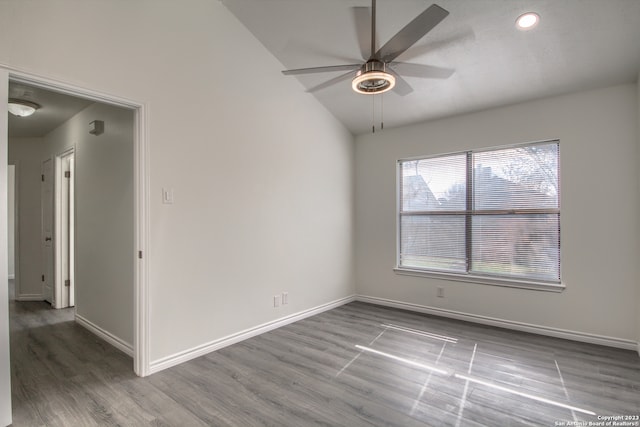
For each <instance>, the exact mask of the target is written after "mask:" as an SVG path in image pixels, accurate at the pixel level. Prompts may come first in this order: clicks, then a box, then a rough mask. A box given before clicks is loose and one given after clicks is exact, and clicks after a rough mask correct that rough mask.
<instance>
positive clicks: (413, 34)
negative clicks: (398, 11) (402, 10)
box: [375, 4, 449, 62]
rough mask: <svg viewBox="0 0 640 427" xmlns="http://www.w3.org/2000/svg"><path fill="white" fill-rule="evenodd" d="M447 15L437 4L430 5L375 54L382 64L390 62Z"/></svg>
mask: <svg viewBox="0 0 640 427" xmlns="http://www.w3.org/2000/svg"><path fill="white" fill-rule="evenodd" d="M447 15H449V12H448V11H446V10H445V9H443V8H441V7H440V6H438V5H437V4H432V5H431V6H429V7H428V8H427V9H426V10H425V11H424V12H422V13H421V14H420V15H418V16H416V17H415V18H414V19H413V21H411V22H409V23H408V24H407V25H406V26H405V27H404V28H403V29H401V30H400V31H398V33H396V35H395V36H393V37H392V38H391V40H389V41H388V42H387V43H385V44H384V46H382V47H381V48H380V49H379V50H378V51H377V52H376V54H375V58H376V59H379V60H380V61H382V62H391V61H393V60H394V59H396V58H397V57H398V56H400V55H401V54H402V53H403V52H404V51H405V50H407V49H409V48H410V47H411V46H413V44H414V43H415V42H417V41H418V40H420V39H421V38H422V37H424V36H425V35H426V34H427V33H428V32H429V31H431V30H432V29H433V28H434V27H435V26H436V25H438V24H439V23H440V22H441V21H442V20H443V19H444V18H446V17H447Z"/></svg>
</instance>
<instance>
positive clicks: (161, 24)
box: [0, 0, 355, 362]
mask: <svg viewBox="0 0 640 427" xmlns="http://www.w3.org/2000/svg"><path fill="white" fill-rule="evenodd" d="M35 5H36V3H34V2H32V1H24V2H1V3H0V64H6V65H8V66H11V67H15V68H18V69H20V70H23V71H25V72H30V73H34V74H40V75H44V76H46V77H48V78H53V79H58V80H61V81H64V82H66V83H68V84H72V85H77V86H81V87H88V88H91V89H94V90H99V91H103V92H106V93H109V94H111V95H114V96H120V97H124V98H129V99H133V100H136V101H139V102H144V103H145V104H146V106H147V108H148V126H149V127H148V135H149V143H150V158H149V163H150V171H151V176H150V178H151V188H150V196H151V200H150V221H151V223H150V248H149V253H148V254H147V262H148V263H149V280H150V297H151V301H150V306H151V318H150V323H151V324H150V358H151V361H152V362H153V361H154V360H158V359H161V358H164V357H167V356H170V355H172V354H175V353H177V352H181V351H185V350H189V349H192V348H194V347H196V346H199V345H201V344H204V343H208V342H211V341H213V340H216V339H219V338H221V337H224V336H227V335H228V334H232V333H235V332H238V331H241V330H244V329H246V328H250V327H253V326H256V325H260V324H262V323H264V322H269V321H272V320H275V319H278V318H281V317H283V316H286V315H289V314H293V313H296V312H299V311H302V310H306V309H309V308H312V307H316V306H318V305H320V304H323V303H327V302H330V301H334V300H336V299H340V298H343V297H345V296H348V295H351V294H353V293H354V289H355V288H354V285H353V259H352V256H353V244H352V243H353V236H352V234H353V173H352V165H353V138H352V136H351V135H350V134H349V132H348V131H347V130H346V129H345V128H344V127H343V126H342V125H340V124H339V123H338V122H337V121H336V120H335V118H334V117H333V116H331V115H330V114H329V113H328V112H327V111H326V110H325V109H324V107H322V106H321V105H320V104H319V103H318V102H317V101H316V100H315V99H314V98H313V97H312V96H311V95H309V94H306V93H305V92H304V88H303V87H302V86H301V85H300V84H299V83H298V82H297V81H296V80H295V79H291V78H290V77H285V76H282V75H281V73H280V70H281V68H282V65H281V64H279V63H278V62H277V61H276V60H275V59H274V58H273V57H272V56H270V55H269V54H268V53H267V52H266V50H265V49H264V48H263V47H262V45H261V44H260V43H259V42H258V41H257V40H255V38H254V37H253V36H252V35H251V34H250V33H249V32H248V31H247V30H246V29H245V28H244V27H243V26H241V24H240V23H238V22H237V20H236V19H235V18H234V17H233V16H232V15H231V14H230V13H229V12H228V11H227V10H226V9H225V8H224V7H223V6H222V4H221V3H220V2H216V1H209V0H189V1H187V2H175V1H168V0H163V1H157V0H141V1H136V2H112V1H106V0H90V1H84V2H77V1H73V0H56V1H51V2H38V3H37V7H36V6H35ZM25 22H28V23H29V28H30V31H29V32H28V34H27V35H26V36H25V37H20V38H15V37H13V36H12V34H14V32H15V31H18V30H19V29H22V28H23V25H24V23H25ZM256 66H259V68H258V69H259V73H258V74H259V78H256V76H255V73H254V71H255V70H256V68H255V67H256ZM185 106H188V108H184V107H185ZM0 172H1V171H0ZM163 187H167V188H173V189H174V192H175V203H174V204H173V205H163V204H162V203H161V190H162V188H163ZM282 291H288V292H289V298H290V304H289V305H287V306H284V307H280V308H278V309H274V308H272V296H273V295H275V294H277V293H279V292H282ZM111 314H112V315H113V316H117V315H118V313H117V312H115V311H114V312H113V313H111Z"/></svg>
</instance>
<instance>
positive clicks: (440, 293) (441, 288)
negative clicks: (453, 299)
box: [437, 286, 444, 298]
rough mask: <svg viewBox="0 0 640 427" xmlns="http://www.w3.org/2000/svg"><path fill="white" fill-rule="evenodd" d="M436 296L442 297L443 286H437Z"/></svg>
mask: <svg viewBox="0 0 640 427" xmlns="http://www.w3.org/2000/svg"><path fill="white" fill-rule="evenodd" d="M437 295H438V298H444V288H443V287H442V286H438V293H437Z"/></svg>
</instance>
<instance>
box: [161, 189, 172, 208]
mask: <svg viewBox="0 0 640 427" xmlns="http://www.w3.org/2000/svg"><path fill="white" fill-rule="evenodd" d="M162 203H164V204H165V205H172V204H173V188H163V189H162Z"/></svg>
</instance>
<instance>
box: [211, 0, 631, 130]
mask: <svg viewBox="0 0 640 427" xmlns="http://www.w3.org/2000/svg"><path fill="white" fill-rule="evenodd" d="M222 1H223V3H224V4H225V6H226V7H227V8H228V9H229V10H230V11H231V12H232V13H233V14H234V15H235V16H236V17H237V18H238V19H239V20H240V21H241V22H242V23H243V24H244V25H245V26H246V27H247V28H248V29H249V30H250V31H251V32H252V33H253V34H254V35H255V36H256V38H257V39H258V40H259V41H260V42H261V43H262V44H263V45H264V46H265V47H266V48H267V49H268V50H269V51H270V52H271V53H272V54H273V55H274V56H275V57H276V58H277V59H278V60H279V61H280V62H281V63H282V69H289V68H303V67H316V66H324V65H338V64H350V63H358V62H362V55H361V53H360V52H361V50H360V47H359V46H360V45H359V44H358V37H357V33H356V30H355V28H354V20H353V14H354V13H353V8H354V7H369V6H370V5H371V3H370V1H369V0H222ZM431 4H432V2H431V1H424V0H378V2H377V10H378V12H377V15H378V19H377V30H378V31H377V34H378V40H379V43H378V44H379V45H381V44H384V43H385V42H386V41H387V40H388V39H389V38H391V36H393V35H394V34H395V33H396V32H397V31H398V30H400V29H401V28H402V27H404V26H405V25H406V24H407V23H408V22H410V21H411V20H412V19H413V18H414V17H415V16H416V15H418V14H419V13H421V12H422V11H423V10H424V9H426V8H427V7H428V6H429V5H431ZM437 4H438V5H439V6H441V7H443V8H445V9H446V10H448V11H449V12H450V14H449V16H448V17H447V18H445V20H444V21H442V22H441V23H440V24H439V25H438V26H436V28H435V29H434V30H432V31H431V32H430V33H428V34H427V35H426V36H425V37H424V38H422V39H421V40H420V41H418V42H417V43H416V44H415V45H414V47H413V48H411V49H409V50H408V51H406V52H405V53H404V54H403V55H401V56H400V57H399V58H398V60H399V61H407V62H414V63H419V64H425V65H435V66H439V67H446V68H451V69H454V70H455V72H454V73H453V74H452V75H451V76H450V77H449V78H447V79H421V78H415V77H409V76H407V77H405V80H406V81H407V82H408V83H409V84H410V85H411V86H412V87H413V90H414V91H413V92H412V93H410V94H408V95H406V96H400V95H398V94H396V93H393V92H391V93H387V94H385V95H376V96H375V97H374V96H371V95H359V94H356V93H354V92H353V91H352V90H351V82H350V79H347V80H344V81H342V82H340V83H338V84H336V85H333V86H330V87H328V88H325V89H321V90H318V91H315V92H313V94H310V95H309V96H315V97H316V98H317V99H318V100H319V101H320V102H321V103H322V104H324V105H325V106H326V108H327V109H328V110H329V111H331V113H332V114H333V115H335V117H337V118H338V120H340V121H341V122H342V123H344V125H345V126H346V127H347V128H348V129H349V130H350V131H351V132H352V133H354V134H361V133H366V132H371V129H372V125H373V124H374V123H375V124H376V127H377V128H379V125H380V112H381V111H383V117H384V125H385V127H396V126H401V125H406V124H409V123H415V122H421V121H425V120H429V119H434V118H438V117H444V116H450V115H455V114H460V113H464V112H470V111H477V110H482V109H486V108H490V107H494V106H499V105H507V104H512V103H517V102H522V101H526V100H530V99H535V98H541V97H546V96H551V95H556V94H562V93H569V92H573V91H578V90H586V89H590V88H596V87H602V86H607V85H613V84H620V83H631V82H635V81H636V79H637V76H638V72H639V71H640V0H439V1H437ZM528 11H535V12H537V13H538V14H539V15H540V16H541V22H540V24H539V25H538V26H537V27H536V28H535V29H533V30H531V31H528V32H523V31H519V30H517V29H516V28H515V25H514V22H515V19H516V18H517V17H518V16H519V15H520V14H522V13H524V12H528ZM343 73H344V72H330V73H322V74H313V75H304V76H289V77H286V78H290V79H298V80H299V81H300V83H301V87H300V90H301V91H304V90H307V89H309V88H313V87H314V86H316V85H318V84H321V83H323V82H326V81H328V80H330V79H332V78H334V77H336V76H339V75H340V74H343ZM374 98H375V99H374ZM381 98H382V99H381ZM374 117H375V119H374Z"/></svg>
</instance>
